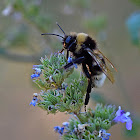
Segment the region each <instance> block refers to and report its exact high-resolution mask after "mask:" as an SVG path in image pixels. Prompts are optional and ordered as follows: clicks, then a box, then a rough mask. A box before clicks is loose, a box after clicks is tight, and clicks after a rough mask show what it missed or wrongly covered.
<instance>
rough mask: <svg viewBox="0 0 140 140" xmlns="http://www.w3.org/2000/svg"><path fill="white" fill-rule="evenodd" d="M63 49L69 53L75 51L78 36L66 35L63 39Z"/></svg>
mask: <svg viewBox="0 0 140 140" xmlns="http://www.w3.org/2000/svg"><path fill="white" fill-rule="evenodd" d="M62 43H63V47H64V49H67V50H68V51H73V50H74V49H75V44H76V35H66V36H65V38H64V39H63V42H62Z"/></svg>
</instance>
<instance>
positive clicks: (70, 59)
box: [68, 57, 78, 69]
mask: <svg viewBox="0 0 140 140" xmlns="http://www.w3.org/2000/svg"><path fill="white" fill-rule="evenodd" d="M71 62H72V57H69V58H68V63H71ZM73 65H74V67H75V68H76V69H77V68H78V67H77V64H75V63H73Z"/></svg>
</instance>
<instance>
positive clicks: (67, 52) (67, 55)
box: [67, 50, 69, 60]
mask: <svg viewBox="0 0 140 140" xmlns="http://www.w3.org/2000/svg"><path fill="white" fill-rule="evenodd" d="M68 58H69V51H68V50H67V60H68Z"/></svg>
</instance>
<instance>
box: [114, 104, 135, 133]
mask: <svg viewBox="0 0 140 140" xmlns="http://www.w3.org/2000/svg"><path fill="white" fill-rule="evenodd" d="M129 115H130V112H126V113H125V111H124V110H121V107H120V106H119V109H118V111H117V112H116V117H115V118H114V119H113V120H114V121H115V122H122V123H125V122H126V129H128V130H131V129H132V123H133V122H132V120H131V118H130V117H128V116H129Z"/></svg>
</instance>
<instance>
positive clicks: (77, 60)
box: [64, 56, 85, 69]
mask: <svg viewBox="0 0 140 140" xmlns="http://www.w3.org/2000/svg"><path fill="white" fill-rule="evenodd" d="M84 59H85V57H84V56H83V57H79V58H76V59H74V60H72V62H70V63H68V64H66V65H65V66H64V69H67V68H69V67H70V66H72V65H74V64H80V63H82V62H83V60H84Z"/></svg>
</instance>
